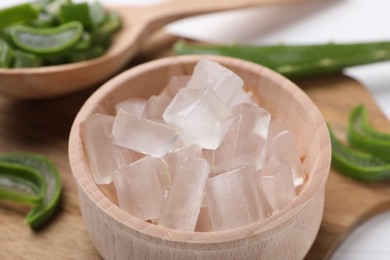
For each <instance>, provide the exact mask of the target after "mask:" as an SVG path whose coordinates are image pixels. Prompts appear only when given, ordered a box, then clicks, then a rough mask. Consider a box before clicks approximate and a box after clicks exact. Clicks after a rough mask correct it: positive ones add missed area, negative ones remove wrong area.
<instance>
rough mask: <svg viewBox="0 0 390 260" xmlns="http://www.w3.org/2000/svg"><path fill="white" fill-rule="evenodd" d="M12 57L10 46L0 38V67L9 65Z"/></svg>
mask: <svg viewBox="0 0 390 260" xmlns="http://www.w3.org/2000/svg"><path fill="white" fill-rule="evenodd" d="M12 58H13V50H12V48H11V47H10V46H9V45H8V44H7V43H6V42H5V41H4V40H1V39H0V68H9V67H11V64H12Z"/></svg>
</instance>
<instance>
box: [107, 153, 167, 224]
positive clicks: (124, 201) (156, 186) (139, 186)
mask: <svg viewBox="0 0 390 260" xmlns="http://www.w3.org/2000/svg"><path fill="white" fill-rule="evenodd" d="M112 177H113V180H114V183H115V187H116V190H117V196H118V201H119V206H120V207H121V208H122V209H124V210H126V211H128V212H129V213H130V214H132V215H134V216H136V217H138V218H140V219H142V220H154V219H158V218H160V216H161V212H162V208H163V205H164V201H165V197H166V194H167V189H168V186H169V180H168V176H167V175H166V172H165V171H164V166H163V163H162V161H161V159H158V158H154V157H152V156H145V157H144V158H142V159H140V160H138V161H136V162H133V163H132V164H130V165H128V166H126V167H125V168H122V169H121V170H119V171H117V172H116V173H115V174H113V176H112Z"/></svg>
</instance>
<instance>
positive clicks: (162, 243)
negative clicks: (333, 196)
mask: <svg viewBox="0 0 390 260" xmlns="http://www.w3.org/2000/svg"><path fill="white" fill-rule="evenodd" d="M199 58H200V56H181V57H170V58H164V59H161V60H156V61H152V62H148V63H146V64H142V65H139V66H137V67H134V68H132V69H130V70H128V71H126V72H124V73H122V74H120V75H118V76H116V77H115V78H114V79H112V80H110V81H109V82H107V83H106V84H104V85H103V86H102V87H101V88H99V89H98V90H97V91H96V92H95V93H94V94H93V95H92V96H91V97H90V98H89V99H88V100H87V102H86V103H85V104H84V106H83V107H82V108H81V110H80V112H79V113H78V115H77V117H76V119H75V121H74V124H73V127H72V130H71V134H70V140H69V158H70V165H71V168H72V172H73V176H74V178H75V181H76V184H77V187H78V190H79V199H80V207H81V211H82V215H83V218H84V221H85V224H86V226H87V229H88V232H89V234H90V237H91V240H92V242H93V244H94V245H95V246H96V248H97V250H98V251H99V253H100V254H101V255H102V256H103V258H105V259H260V258H261V259H302V258H303V257H304V256H305V255H306V253H307V252H308V250H309V248H310V247H311V245H312V243H313V241H314V239H315V237H316V235H317V233H318V229H319V227H320V223H321V220H322V215H323V209H324V187H325V183H326V180H327V177H328V173H329V168H330V158H331V146H330V140H329V134H328V130H327V127H326V124H325V121H324V118H323V117H322V115H321V113H320V111H319V110H318V109H317V107H316V106H315V105H314V104H313V102H312V101H311V100H310V99H309V98H308V96H307V95H306V94H305V93H304V92H303V91H302V90H301V89H299V88H298V87H297V86H296V85H295V84H294V83H292V82H291V81H289V80H287V79H286V78H284V77H282V76H281V75H279V74H277V73H275V72H273V71H271V70H269V69H267V68H264V67H262V66H259V65H256V64H253V63H250V62H246V61H242V60H239V59H233V58H227V57H217V56H208V58H209V59H212V60H215V61H217V62H219V63H220V64H222V65H224V66H226V67H228V68H230V69H231V70H233V71H234V72H236V73H237V74H238V75H239V76H241V77H242V78H243V80H244V82H245V88H246V89H247V90H248V91H251V92H252V93H253V96H254V98H255V100H256V101H257V102H258V103H259V104H260V105H261V106H263V107H265V108H266V109H268V110H269V111H270V112H271V115H272V117H273V118H276V117H277V118H283V119H284V120H285V122H287V124H288V126H289V127H290V129H291V130H292V132H293V134H294V135H295V138H296V140H297V143H298V150H299V153H300V155H301V158H302V161H303V165H304V168H305V171H306V173H307V175H308V179H307V181H306V183H305V185H304V186H303V188H302V189H301V190H300V192H299V195H298V196H297V198H296V199H295V200H293V201H292V202H291V203H290V204H289V205H288V206H286V207H285V208H283V209H282V210H280V211H278V212H276V213H275V214H274V215H272V216H271V217H268V218H266V219H264V220H262V221H260V222H257V223H254V224H251V225H248V226H244V227H241V228H237V229H232V230H227V231H220V232H186V231H179V230H172V229H167V228H164V227H160V226H156V225H153V224H150V223H147V222H145V221H142V220H140V219H138V218H136V217H134V216H132V215H131V214H129V213H128V212H126V211H124V210H122V209H120V208H119V207H118V205H117V202H116V199H115V198H116V195H115V190H114V189H111V188H110V187H106V186H98V185H96V184H95V183H94V181H93V179H92V176H91V173H90V170H89V166H88V162H87V159H86V157H85V154H84V151H83V144H82V141H81V139H80V123H81V122H82V121H84V120H85V119H86V118H87V117H89V116H90V115H92V114H93V113H96V112H101V113H107V114H111V115H114V113H115V104H116V103H118V102H120V101H122V100H124V99H127V98H130V97H141V98H148V97H149V96H151V95H154V94H158V93H159V92H160V91H161V90H162V88H163V87H164V86H165V85H166V83H167V82H168V81H169V79H170V78H171V77H172V76H173V75H191V74H192V71H193V67H194V65H195V64H196V62H197V61H198V60H199Z"/></svg>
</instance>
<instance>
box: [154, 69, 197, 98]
mask: <svg viewBox="0 0 390 260" xmlns="http://www.w3.org/2000/svg"><path fill="white" fill-rule="evenodd" d="M190 78H191V76H184V75H183V76H173V77H172V78H171V79H170V81H169V82H168V84H167V86H166V87H165V88H164V89H163V90H162V91H161V93H160V95H159V96H161V97H166V98H170V99H172V98H174V97H175V96H176V94H177V92H179V90H180V89H181V88H184V87H186V86H187V83H188V81H189V80H190Z"/></svg>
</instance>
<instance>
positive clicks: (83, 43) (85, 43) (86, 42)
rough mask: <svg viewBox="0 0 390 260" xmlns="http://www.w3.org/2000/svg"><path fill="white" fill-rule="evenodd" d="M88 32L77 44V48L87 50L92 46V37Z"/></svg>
mask: <svg viewBox="0 0 390 260" xmlns="http://www.w3.org/2000/svg"><path fill="white" fill-rule="evenodd" d="M91 38H92V37H91V35H90V34H89V33H88V32H84V33H83V35H82V36H81V38H80V40H79V42H78V43H76V45H75V47H74V48H75V50H87V49H89V48H91V45H92V39H91Z"/></svg>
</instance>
